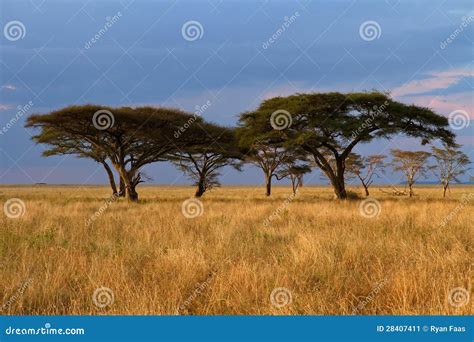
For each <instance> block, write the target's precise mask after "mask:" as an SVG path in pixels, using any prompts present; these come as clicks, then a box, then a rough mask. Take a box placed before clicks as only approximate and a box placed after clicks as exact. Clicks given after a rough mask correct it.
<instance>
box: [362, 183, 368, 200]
mask: <svg viewBox="0 0 474 342" xmlns="http://www.w3.org/2000/svg"><path fill="white" fill-rule="evenodd" d="M362 185H363V186H364V190H365V196H366V197H369V187H368V186H367V185H365V184H364V183H362Z"/></svg>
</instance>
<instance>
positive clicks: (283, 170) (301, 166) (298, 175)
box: [276, 151, 311, 195]
mask: <svg viewBox="0 0 474 342" xmlns="http://www.w3.org/2000/svg"><path fill="white" fill-rule="evenodd" d="M310 172H311V164H310V162H309V160H308V159H307V158H306V156H305V155H304V154H301V151H300V153H298V152H297V151H293V153H292V155H291V156H290V157H288V158H286V159H285V161H284V162H283V163H282V165H281V166H280V167H279V169H278V172H277V174H276V178H277V179H278V180H281V179H283V178H289V179H290V182H291V188H292V190H293V195H296V193H297V192H298V189H299V188H300V187H301V186H303V176H304V175H305V174H307V173H310Z"/></svg>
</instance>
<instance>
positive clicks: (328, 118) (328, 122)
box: [240, 92, 454, 199]
mask: <svg viewBox="0 0 474 342" xmlns="http://www.w3.org/2000/svg"><path fill="white" fill-rule="evenodd" d="M281 110H284V111H286V112H288V113H290V114H291V122H290V123H291V124H290V125H288V126H287V127H286V128H284V129H281V130H276V129H274V128H273V127H272V124H271V118H272V115H274V114H275V113H277V112H278V111H281ZM240 122H241V124H242V125H243V126H244V127H246V128H247V129H248V130H249V131H250V132H256V135H258V136H261V135H262V136H265V135H270V134H272V133H271V132H273V141H268V143H269V144H272V143H273V142H275V143H276V144H277V146H278V145H281V146H283V147H284V148H291V147H296V146H298V147H301V148H302V149H303V150H305V151H306V152H307V153H308V154H310V155H311V156H313V157H314V161H315V164H316V165H317V166H318V167H319V168H320V169H321V170H322V171H323V172H324V173H325V175H326V176H327V177H328V178H329V180H330V182H331V184H332V186H333V188H334V192H335V194H336V196H337V197H338V198H340V199H345V198H347V193H346V189H345V181H344V173H345V169H346V165H345V164H346V159H347V157H348V156H349V154H350V153H351V152H352V150H353V148H354V147H355V146H356V145H357V144H359V143H368V142H370V141H372V140H374V139H376V138H389V137H390V136H393V135H395V134H404V135H407V136H410V137H416V138H420V139H421V141H422V144H426V143H428V142H430V141H431V140H435V139H441V140H442V141H443V142H445V143H446V144H448V145H451V144H453V143H454V134H453V133H452V132H450V131H449V130H448V127H449V125H448V120H447V118H445V117H443V116H441V115H438V114H436V113H434V112H433V111H432V110H430V109H428V108H423V107H418V106H415V105H405V104H403V103H399V102H396V101H394V100H392V99H391V98H390V97H389V96H388V95H387V94H383V93H379V92H369V93H348V94H341V93H312V94H296V95H292V96H288V97H275V98H272V99H268V100H265V101H263V102H262V104H261V105H260V106H259V107H258V109H257V110H256V111H254V112H252V113H244V114H242V116H241V120H240ZM328 155H331V158H332V159H334V161H335V162H334V163H333V165H331V164H332V163H330V160H328V158H327V156H328Z"/></svg>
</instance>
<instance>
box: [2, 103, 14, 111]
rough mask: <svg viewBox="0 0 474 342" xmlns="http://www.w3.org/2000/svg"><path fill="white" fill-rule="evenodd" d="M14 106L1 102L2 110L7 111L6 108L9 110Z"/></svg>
mask: <svg viewBox="0 0 474 342" xmlns="http://www.w3.org/2000/svg"><path fill="white" fill-rule="evenodd" d="M12 108H13V106H11V105H8V104H3V103H0V112H2V111H5V110H9V109H12Z"/></svg>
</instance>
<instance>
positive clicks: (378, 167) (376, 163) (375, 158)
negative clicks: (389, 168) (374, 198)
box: [346, 153, 386, 196]
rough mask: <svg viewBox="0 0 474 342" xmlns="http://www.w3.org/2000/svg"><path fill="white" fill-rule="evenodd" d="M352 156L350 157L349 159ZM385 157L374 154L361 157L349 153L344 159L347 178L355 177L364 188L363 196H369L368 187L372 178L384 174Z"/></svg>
mask: <svg viewBox="0 0 474 342" xmlns="http://www.w3.org/2000/svg"><path fill="white" fill-rule="evenodd" d="M351 156H352V157H351ZM385 158H386V156H384V155H381V154H374V155H370V156H368V157H361V156H359V155H357V154H355V153H351V154H350V156H349V157H348V158H347V159H346V172H347V174H348V176H353V177H357V178H358V179H359V180H360V183H361V184H362V186H363V187H364V191H365V196H369V187H370V186H371V185H372V183H373V181H374V177H375V176H377V175H378V173H380V172H384V170H383V168H384V166H385V163H384V160H385Z"/></svg>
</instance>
